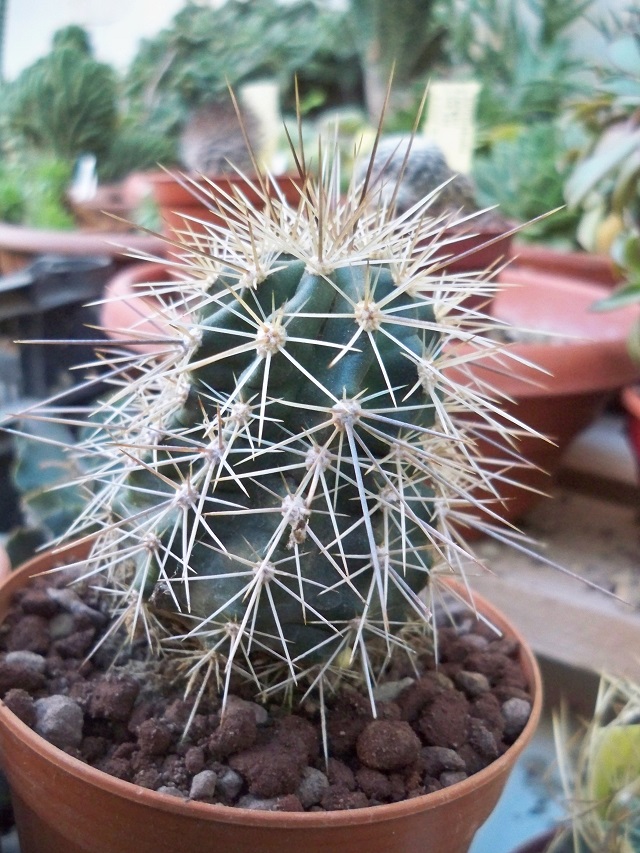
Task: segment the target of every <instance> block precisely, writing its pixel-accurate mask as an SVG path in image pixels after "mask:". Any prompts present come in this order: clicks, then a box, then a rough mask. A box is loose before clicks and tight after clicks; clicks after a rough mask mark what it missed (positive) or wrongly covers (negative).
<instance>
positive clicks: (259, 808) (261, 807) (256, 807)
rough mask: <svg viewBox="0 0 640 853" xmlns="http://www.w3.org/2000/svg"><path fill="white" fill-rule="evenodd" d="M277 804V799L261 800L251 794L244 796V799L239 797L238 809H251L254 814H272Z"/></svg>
mask: <svg viewBox="0 0 640 853" xmlns="http://www.w3.org/2000/svg"><path fill="white" fill-rule="evenodd" d="M277 804H278V801H277V799H275V798H270V799H262V798H261V797H254V796H253V794H245V795H244V797H240V799H239V800H238V803H237V805H238V808H241V809H251V810H252V811H256V812H272V811H273V810H274V809H275V807H276V805H277Z"/></svg>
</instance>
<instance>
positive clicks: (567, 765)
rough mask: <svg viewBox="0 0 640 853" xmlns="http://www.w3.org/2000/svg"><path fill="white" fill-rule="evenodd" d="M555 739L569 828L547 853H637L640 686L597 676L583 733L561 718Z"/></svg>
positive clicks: (639, 848)
mask: <svg viewBox="0 0 640 853" xmlns="http://www.w3.org/2000/svg"><path fill="white" fill-rule="evenodd" d="M555 734H556V743H557V752H558V764H559V768H560V772H561V777H562V779H563V783H564V789H565V793H566V799H567V805H568V811H569V818H570V823H569V826H568V828H567V830H566V831H565V832H564V833H562V834H561V835H560V836H559V837H558V838H557V839H556V840H555V841H554V843H553V844H552V845H551V847H550V849H549V853H562V851H566V850H568V849H571V850H572V851H575V853H600V851H607V853H639V851H640V686H638V684H636V683H634V682H632V681H630V680H625V679H619V678H612V677H604V676H603V678H602V679H601V681H600V688H599V691H598V696H597V699H596V705H595V709H594V714H593V718H592V720H591V721H590V723H589V725H588V727H587V728H586V730H585V731H584V732H583V733H582V734H581V735H580V736H579V737H577V738H575V737H572V736H571V734H570V732H569V728H568V724H567V721H566V718H565V717H563V716H562V715H561V716H559V717H558V718H557V719H556V720H555Z"/></svg>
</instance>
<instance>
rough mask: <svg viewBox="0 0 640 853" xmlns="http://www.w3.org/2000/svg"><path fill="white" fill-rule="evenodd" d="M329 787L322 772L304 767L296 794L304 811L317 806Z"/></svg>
mask: <svg viewBox="0 0 640 853" xmlns="http://www.w3.org/2000/svg"><path fill="white" fill-rule="evenodd" d="M328 787H329V780H328V779H327V777H326V775H325V774H324V773H323V772H322V770H318V769H316V768H315V767H306V768H305V769H304V771H303V773H302V781H301V782H300V785H299V786H298V790H297V791H296V794H297V795H298V799H299V800H300V802H301V803H302V805H303V807H304V808H305V809H308V808H310V807H311V806H315V805H317V804H318V803H319V802H320V800H321V799H322V795H323V794H324V792H325V791H326V790H327V788H328Z"/></svg>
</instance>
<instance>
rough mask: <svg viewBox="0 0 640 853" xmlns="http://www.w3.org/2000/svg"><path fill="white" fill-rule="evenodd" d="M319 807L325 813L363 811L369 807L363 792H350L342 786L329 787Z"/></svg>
mask: <svg viewBox="0 0 640 853" xmlns="http://www.w3.org/2000/svg"><path fill="white" fill-rule="evenodd" d="M320 805H321V806H322V808H323V809H325V810H326V811H345V810H346V809H364V808H366V807H367V806H368V805H369V800H368V798H367V795H366V794H365V793H364V792H363V791H350V790H349V789H348V788H345V787H344V786H342V785H330V786H329V787H328V789H327V790H326V791H325V793H324V795H323V797H322V800H321V801H320Z"/></svg>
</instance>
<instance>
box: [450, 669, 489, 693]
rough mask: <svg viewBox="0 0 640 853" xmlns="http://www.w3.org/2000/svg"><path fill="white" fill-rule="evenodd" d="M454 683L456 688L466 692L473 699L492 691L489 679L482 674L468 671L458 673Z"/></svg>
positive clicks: (463, 670)
mask: <svg viewBox="0 0 640 853" xmlns="http://www.w3.org/2000/svg"><path fill="white" fill-rule="evenodd" d="M454 682H455V685H456V687H458V688H460V690H464V692H465V693H466V694H467V696H469V698H471V699H475V698H476V696H480V695H481V694H482V693H487V692H488V691H489V690H490V689H491V685H490V684H489V679H488V678H487V676H486V675H483V674H482V673H481V672H467V670H465V669H462V670H460V672H457V673H456V675H455V677H454Z"/></svg>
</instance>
